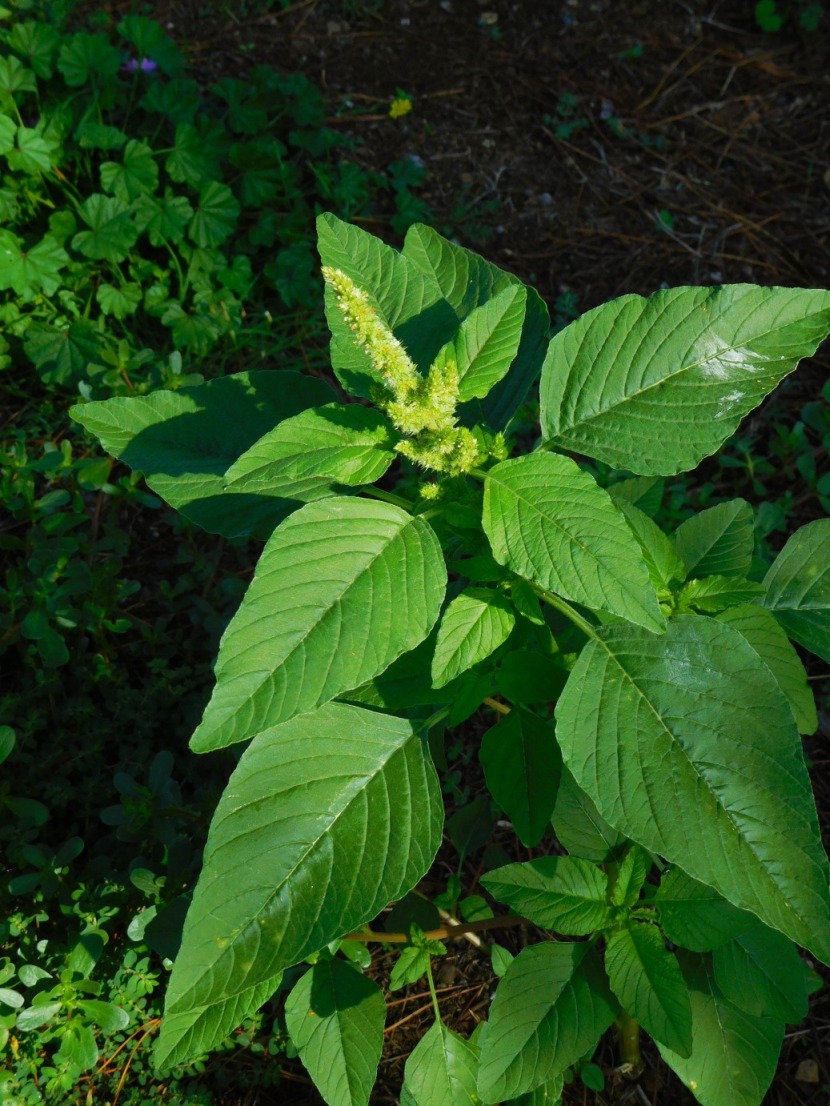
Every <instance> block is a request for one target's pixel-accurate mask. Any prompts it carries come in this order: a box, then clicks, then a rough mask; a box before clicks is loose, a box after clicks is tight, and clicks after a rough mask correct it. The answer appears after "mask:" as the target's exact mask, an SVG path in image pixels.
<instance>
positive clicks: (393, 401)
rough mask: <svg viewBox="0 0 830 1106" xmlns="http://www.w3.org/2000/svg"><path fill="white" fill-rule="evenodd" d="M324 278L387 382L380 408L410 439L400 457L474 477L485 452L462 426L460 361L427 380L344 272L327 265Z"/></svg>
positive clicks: (444, 363)
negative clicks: (459, 415)
mask: <svg viewBox="0 0 830 1106" xmlns="http://www.w3.org/2000/svg"><path fill="white" fill-rule="evenodd" d="M323 277H324V278H325V280H326V283H327V284H328V285H329V286H330V287H331V288H332V290H333V291H334V294H335V296H336V298H337V306H338V307H339V309H340V311H341V312H342V314H343V317H344V319H345V320H346V323H347V325H348V327H349V329H350V330H351V331H352V333H353V334H354V336H355V338H356V339H357V341H358V343H359V344H360V346H361V347H362V348H363V349H364V350H365V352H366V353H367V354H368V356H369V359H370V360H371V362H372V366H373V368H374V370H375V372H376V373H377V375H378V376H379V377H380V379H381V381H382V388H381V390H380V391H379V394H378V395H377V397H376V401H377V405H378V407H380V408H381V410H383V411H385V413H386V414H387V415H388V416H389V418H390V419H391V420H392V423H393V425H394V426H395V427H396V429H398V430H399V431H400V432H401V434H403V435H405V437H404V439H403V441H401V442H399V443H398V445H397V447H396V448H397V450H398V452H399V453H400V454H402V456H404V457H407V458H408V459H409V460H410V461H414V462H415V463H416V464H419V465H422V466H423V467H424V468H429V469H433V470H434V471H435V472H440V473H445V474H447V475H452V476H458V475H460V474H461V473H464V472H469V471H470V469H472V468H474V467H475V465H476V464H477V463H478V462H479V460H480V456H479V454H480V449H479V445H478V442H477V441H476V438H475V436H474V435H473V434H472V432H471V431H470V430H467V429H466V428H465V427H463V426H458V424H457V419H456V408H457V406H458V396H459V389H458V369H457V367H456V364H455V362H454V361H452V360H448V359H444V360H442V359H440V358H439V359H438V360H437V361H435V362H434V364H432V365H431V366H430V369H429V372H428V373H427V374H426V376H423V375H422V374H421V373H419V372H418V368H417V366H416V365H415V362H414V361H413V360H412V358H411V357H410V356H409V354H408V353H407V352H406V350H405V349H404V347H403V346H402V345H401V343H400V342H399V341H398V339H397V338H396V337H395V335H394V334H393V333H392V331H391V330H390V329H389V327H388V326H387V325H386V323H385V322H384V321H383V319H382V318H381V317H380V314H379V313H378V311H377V310H376V308H375V307H374V306H373V305H372V304H371V302H370V300H369V296H368V295H367V294H366V292H365V291H364V290H363V289H362V288H359V287H358V286H357V285H356V284H355V283H354V281H353V280H352V279H351V278H350V277H348V276H347V275H346V274H345V273H344V272H342V271H341V270H340V269H333V268H330V267H329V266H324V267H323Z"/></svg>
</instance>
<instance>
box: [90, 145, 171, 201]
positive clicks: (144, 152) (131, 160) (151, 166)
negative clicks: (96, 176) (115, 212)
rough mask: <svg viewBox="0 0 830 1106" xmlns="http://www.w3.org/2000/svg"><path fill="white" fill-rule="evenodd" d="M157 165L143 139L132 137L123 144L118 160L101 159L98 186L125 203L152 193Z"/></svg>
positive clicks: (155, 180) (156, 182) (156, 177)
mask: <svg viewBox="0 0 830 1106" xmlns="http://www.w3.org/2000/svg"><path fill="white" fill-rule="evenodd" d="M158 180H159V167H158V165H157V164H156V162H155V159H154V157H153V151H152V150H151V148H150V146H149V145H148V144H147V143H146V142H138V141H136V140H135V139H132V140H131V141H129V142H128V143H127V146H126V148H125V150H124V154H123V157H122V159H121V161H120V162H119V161H105V162H104V163H103V165H102V166H101V187H102V188H103V190H104V191H105V192H109V193H110V194H111V195H113V196H116V197H117V198H118V199H119V200H122V201H123V202H124V203H125V204H128V203H131V202H132V201H133V200H135V199H137V198H138V197H139V196H145V195H147V194H149V193H152V192H155V190H156V186H157V184H158Z"/></svg>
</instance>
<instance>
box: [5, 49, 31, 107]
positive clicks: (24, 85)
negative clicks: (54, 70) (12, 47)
mask: <svg viewBox="0 0 830 1106" xmlns="http://www.w3.org/2000/svg"><path fill="white" fill-rule="evenodd" d="M36 91H37V81H36V80H35V75H34V73H32V71H31V70H30V69H27V68H26V66H25V65H22V64H21V62H20V60H19V59H18V58H12V57H8V58H0V103H2V104H3V105H4V106H8V105H9V104H10V103H11V104H14V103H15V102H16V101H15V95H14V94H15V93H16V92H36Z"/></svg>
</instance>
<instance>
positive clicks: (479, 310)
mask: <svg viewBox="0 0 830 1106" xmlns="http://www.w3.org/2000/svg"><path fill="white" fill-rule="evenodd" d="M526 303H527V292H526V291H525V288H524V287H523V286H522V285H521V284H511V285H509V286H508V287H506V288H503V289H502V290H501V291H500V292H497V293H496V294H495V295H494V296H493V298H492V299H490V300H488V301H487V302H486V303H483V304H482V305H481V307H476V308H475V309H474V310H473V311H471V312H470V314H469V315H467V317H466V318H465V319H464V320H463V321H462V323H461V326H460V327H459V329H458V332H457V333H456V334H455V335H454V337H453V338H452V339H451V340H450V341H449V342H447V344H446V345H445V346H442V348H441V349H440V350H439V352H438V355H437V356H436V358H435V361H436V363H437V364H440V365H446V364H447V363H448V362H450V361H452V362H453V363H454V364H455V367H456V369H457V371H458V384H459V396H460V398H461V400H462V402H463V401H464V400H470V399H483V398H484V397H485V396H486V395H487V394H488V392H489V391H490V390H491V389H492V387H493V386H494V385H495V384H497V383H498V382H499V381H500V380H501V378H502V377H503V376H504V375H505V373H506V372H507V370H508V369H509V368H510V365H511V364H512V362H513V359H514V358H515V356H516V353H517V352H518V349H519V342H520V340H521V337H522V325H523V323H524V316H525V306H526Z"/></svg>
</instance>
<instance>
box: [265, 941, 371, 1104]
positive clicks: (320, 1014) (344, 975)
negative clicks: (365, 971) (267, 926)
mask: <svg viewBox="0 0 830 1106" xmlns="http://www.w3.org/2000/svg"><path fill="white" fill-rule="evenodd" d="M385 1021H386V1003H385V1001H384V998H383V992H382V991H381V989H380V987H378V985H377V984H376V983H374V982H373V981H372V980H371V979H367V977H366V976H364V975H362V974H361V973H360V972H359V971H358V970H357V969H356V968H353V967H352V966H351V965H350V964H348V963H346V961H345V960H338V959H334V960H318V961H317V963H316V964H315V965H314V967H313V968H312V969H311V970H310V971H308V972H306V974H305V975H304V976H302V978H301V979H300V980H299V982H298V983H296V984H295V986H294V989H293V990H292V991H291V993H290V995H289V996H288V998H287V999H286V1001H285V1024H286V1028H287V1029H288V1032H289V1033H290V1035H291V1039H292V1041H293V1042H294V1045H295V1047H296V1049H297V1051H298V1052H299V1054H300V1059H301V1060H302V1062H303V1065H304V1066H305V1068H306V1070H307V1071H308V1074H309V1075H310V1076H311V1078H312V1079H313V1081H314V1085H315V1087H316V1088H317V1090H318V1091H319V1092H320V1094H321V1095H322V1096H323V1098H324V1099H325V1100H326V1102H327V1103H328V1104H329V1106H368V1102H369V1095H370V1093H371V1090H372V1087H373V1085H374V1082H375V1077H376V1075H377V1070H378V1062H379V1060H380V1053H381V1049H382V1047H383V1025H384V1022H385Z"/></svg>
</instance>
